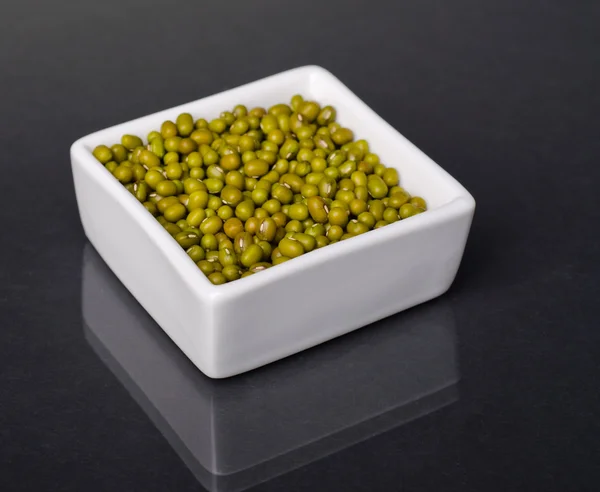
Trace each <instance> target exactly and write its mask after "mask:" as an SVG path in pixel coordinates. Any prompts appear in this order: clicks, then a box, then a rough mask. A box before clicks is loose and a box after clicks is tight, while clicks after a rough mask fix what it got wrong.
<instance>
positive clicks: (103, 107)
mask: <svg viewBox="0 0 600 492" xmlns="http://www.w3.org/2000/svg"><path fill="white" fill-rule="evenodd" d="M599 6H600V4H599V3H598V2H594V1H587V2H564V1H558V0H551V1H542V0H538V1H534V0H531V1H522V0H505V1H496V0H494V1H487V2H482V1H480V0H455V1H442V0H438V1H436V0H408V1H397V2H383V1H376V0H368V1H341V0H336V1H333V2H322V1H311V0H305V1H302V2H300V1H298V2H280V1H275V0H270V1H268V0H260V1H244V2H241V1H235V2H225V1H215V2H203V1H202V2H201V1H191V0H175V1H152V0H144V1H141V0H107V1H103V2H91V1H87V0H86V1H75V0H55V1H52V2H50V1H41V0H37V1H36V0H21V1H19V2H10V3H9V2H7V1H4V2H3V4H2V15H1V16H0V149H1V151H2V157H1V160H0V169H1V173H0V196H1V198H2V200H1V204H2V205H1V206H0V219H1V221H0V222H1V224H2V233H1V236H0V237H1V241H0V252H1V254H0V267H1V269H0V489H2V490H10V491H13V490H74V491H75V490H77V491H79V490H131V491H133V490H140V491H141V490H144V491H151V490H157V491H158V490H179V491H184V490H203V489H202V487H201V486H200V485H199V483H198V482H197V481H196V479H195V478H194V475H193V474H192V473H191V472H190V471H189V470H188V468H187V467H186V466H185V465H184V464H183V462H182V461H181V460H180V459H179V457H178V456H177V454H176V453H175V452H174V451H173V449H172V448H171V446H170V445H169V443H168V442H167V441H166V440H165V439H164V438H163V437H162V435H161V433H160V432H159V431H158V430H157V428H156V427H155V426H154V424H153V423H152V422H151V420H150V419H149V418H148V416H147V415H146V413H145V412H144V411H143V410H142V409H141V408H140V407H139V406H138V404H137V403H136V402H135V401H134V400H133V399H132V398H131V396H130V394H129V393H128V391H126V390H125V389H124V387H123V385H122V384H121V382H120V381H119V380H118V379H117V378H116V377H115V376H114V375H113V373H112V372H111V371H110V370H109V369H108V368H107V367H106V365H105V364H104V363H103V362H102V361H101V360H100V358H99V357H98V356H97V355H96V353H95V352H94V351H93V350H92V348H91V347H90V345H89V343H88V342H87V340H86V338H85V336H84V328H83V324H82V310H81V302H80V300H81V283H82V258H83V251H84V246H85V244H86V239H85V237H84V234H83V231H82V228H81V226H80V223H79V218H78V214H77V208H76V203H75V197H74V193H73V186H72V180H71V172H70V166H69V145H70V144H71V143H72V142H73V141H74V140H76V139H77V138H78V137H80V136H83V135H85V134H87V133H90V132H92V131H94V130H98V129H101V128H104V127H107V126H110V125H113V124H115V123H118V122H122V121H126V120H129V119H131V118H134V117H138V116H141V115H144V114H148V113H151V112H154V111H157V110H161V109H164V108H167V107H170V106H174V105H177V104H180V103H184V102H187V101H191V100H194V99H197V98H200V97H203V96H205V95H209V94H212V93H216V92H219V91H221V90H223V89H226V88H231V87H234V86H236V85H239V84H241V83H244V82H249V81H252V80H254V79H257V78H260V77H263V76H266V75H269V74H272V73H275V72H278V71H281V70H284V69H288V68H292V67H295V66H300V65H304V64H319V65H322V66H324V67H326V68H327V69H329V70H331V71H332V72H333V73H334V74H335V75H336V76H338V77H339V78H340V79H341V80H342V81H343V82H345V83H346V84H347V85H348V86H349V87H350V88H351V89H352V90H353V91H354V92H355V93H356V94H357V95H358V96H359V97H361V98H362V99H363V100H364V101H365V102H366V103H367V104H369V105H370V106H371V107H372V108H374V110H375V111H377V112H378V113H380V114H381V115H382V116H383V117H384V118H385V119H386V120H387V121H389V122H390V123H391V124H392V125H393V126H395V127H396V128H397V129H398V130H399V131H400V132H402V133H403V134H404V135H405V136H407V137H408V138H409V139H410V140H412V141H413V142H414V143H415V144H416V145H417V146H419V147H420V148H422V149H423V150H424V151H425V152H426V153H427V154H429V155H430V156H431V157H432V158H433V159H434V160H436V161H437V162H439V163H440V164H441V165H442V166H443V167H444V168H445V169H447V170H448V171H449V172H450V173H451V174H452V175H454V176H455V177H456V178H457V179H458V180H459V181H461V182H462V183H463V184H464V185H465V186H466V188H467V189H468V190H469V191H470V192H471V193H472V194H473V195H474V197H475V199H476V200H477V207H478V208H477V211H476V216H475V220H474V223H473V228H472V231H471V236H470V239H469V243H468V246H467V250H466V253H465V257H464V261H463V264H462V267H461V270H460V272H459V275H458V277H457V279H456V282H455V284H454V286H453V287H452V289H451V290H450V291H449V292H448V293H447V294H446V296H445V298H444V299H445V302H450V303H451V305H452V309H453V312H454V316H455V319H456V335H457V357H458V359H459V363H460V374H461V382H460V384H459V386H458V389H459V394H460V398H459V401H458V402H456V403H455V404H453V405H451V406H449V407H446V408H444V409H442V410H440V411H438V412H434V413H432V414H430V415H427V416H424V417H422V418H420V419H418V420H416V421H413V422H412V423H410V424H407V425H404V426H400V427H397V428H395V429H393V430H390V431H388V432H386V433H383V434H381V435H379V436H376V437H373V438H372V439H369V440H367V441H365V442H363V443H361V444H356V445H353V446H351V447H348V448H346V449H345V450H343V451H340V452H339V453H337V454H334V455H332V456H330V457H327V458H323V459H320V460H318V461H316V462H314V463H312V464H310V465H307V466H304V467H302V468H300V469H298V470H296V471H293V472H290V473H287V474H286V475H283V476H281V477H279V478H275V479H273V480H271V481H269V482H267V483H265V484H262V485H258V486H257V487H256V488H254V489H253V490H256V491H276V490H277V491H279V490H290V491H296V490H297V491H309V490H310V491H319V490H328V491H329V490H344V491H354V490H356V491H397V490H434V489H439V490H452V491H454V490H456V491H459V490H467V491H481V490H485V491H504V490H519V491H520V490H523V491H526V490H545V491H550V490H561V491H562V490H569V491H571V490H573V491H586V490H597V489H598V480H599V479H600V470H599V469H598V463H600V453H599V451H598V440H599V439H600V424H599V421H598V411H599V410H600V391H599V388H598V380H599V376H600V371H599V370H598V369H599V361H600V330H599V323H598V319H599V315H600V308H599V304H600V303H599V302H598V296H599V294H600V287H599V286H600V282H599V279H600V276H599V274H600V255H599V248H600V246H599V244H600V235H599V220H600V200H599V199H598V178H599V177H600V172H599V168H600V160H599V155H600V138H599V131H598V130H599V125H598V121H599V116H598V115H599V112H600V91H599V90H598V88H599V84H600V56H599V53H600V50H599V47H600V29H598V25H599V24H600V7H599ZM124 295H125V294H124ZM127 302H130V303H133V302H134V301H132V300H131V299H129V300H128V301H127ZM439 302H441V301H433V302H431V303H429V304H427V305H426V306H422V307H420V308H417V309H419V310H421V311H417V312H416V313H417V315H418V314H419V312H422V313H427V312H429V311H431V310H434V311H435V310H436V309H437V308H438V306H439ZM395 319H397V320H400V321H401V320H403V319H405V318H403V315H399V316H398V317H397V318H395ZM154 328H155V327H154ZM149 329H152V328H149ZM378 329H379V328H378V327H377V325H375V326H374V327H369V328H368V330H373V333H374V334H376V333H377V330H378ZM373 336H376V335H373ZM165 343H168V342H167V341H165ZM340 343H347V342H341V341H334V342H331V343H329V344H327V345H326V346H325V347H324V348H322V349H317V350H326V351H330V352H329V353H330V354H331V358H335V357H336V353H337V352H336V351H337V350H339V347H341V346H342V345H339V344H340ZM307 356H309V355H307ZM298 360H299V359H298ZM285 364H294V359H293V358H291V359H289V361H286V362H285ZM266 370H267V371H276V370H277V365H273V366H272V367H271V368H268V369H266ZM375 381H376V379H375ZM348 404H349V405H352V402H351V401H349V402H348ZM432 442H433V445H432V444H431V443H432ZM425 443H427V444H425ZM240 445H243V443H242V444H240Z"/></svg>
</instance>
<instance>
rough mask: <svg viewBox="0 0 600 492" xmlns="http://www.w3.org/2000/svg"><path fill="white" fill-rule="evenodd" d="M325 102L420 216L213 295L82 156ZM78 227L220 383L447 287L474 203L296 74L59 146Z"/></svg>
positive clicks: (311, 71)
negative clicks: (297, 99)
mask: <svg viewBox="0 0 600 492" xmlns="http://www.w3.org/2000/svg"><path fill="white" fill-rule="evenodd" d="M295 93H300V94H303V95H304V96H305V97H306V98H310V99H315V100H317V101H319V102H321V103H324V104H331V105H333V106H334V107H335V108H336V110H337V114H338V121H339V122H340V123H341V124H343V125H344V126H347V127H349V128H351V129H352V130H353V131H354V133H355V135H357V137H359V138H365V139H367V140H368V142H369V144H370V146H371V149H373V151H374V152H376V153H377V154H379V156H380V158H381V160H382V162H384V163H385V164H386V165H388V166H392V167H395V168H396V169H398V171H399V173H400V180H401V184H402V186H404V187H405V188H406V189H407V190H408V191H410V192H411V193H412V194H414V195H421V196H423V197H424V198H425V199H426V200H427V202H428V206H429V210H428V211H427V212H426V213H424V214H420V215H418V216H415V217H411V218H409V219H405V220H402V221H400V222H397V223H394V224H391V225H389V226H386V227H383V228H381V229H378V230H376V231H371V232H368V233H367V234H363V235H361V236H358V237H356V238H352V239H350V240H346V241H343V242H340V243H336V244H333V245H330V246H327V247H325V248H322V249H319V250H317V251H313V252H311V253H308V254H306V255H303V256H301V257H299V258H296V259H294V260H293V261H289V262H287V263H285V264H282V265H278V266H277V267H274V268H270V269H268V270H266V271H264V272H261V273H260V274H256V275H252V276H250V277H247V278H244V279H240V280H237V281H235V282H232V283H228V284H225V285H220V286H214V285H212V284H211V283H210V282H209V281H208V279H207V278H206V277H205V276H204V275H203V274H202V272H200V270H199V269H198V268H197V267H196V266H195V265H194V264H193V263H192V262H191V261H190V260H189V258H188V257H187V255H186V253H185V251H184V250H183V249H182V248H180V247H179V245H178V244H177V243H176V242H175V241H174V240H173V239H172V238H171V237H170V235H169V234H168V233H167V232H166V231H165V230H164V229H163V228H162V227H161V226H160V224H159V223H158V222H157V221H156V220H155V219H154V218H153V217H152V216H151V215H150V214H148V213H147V211H146V210H145V209H144V207H143V206H142V205H141V204H140V203H139V202H138V201H137V200H136V199H135V198H134V197H133V196H132V195H131V194H130V193H129V192H128V191H127V190H126V189H125V188H124V187H123V186H122V185H121V184H120V183H118V182H117V181H116V180H115V179H114V178H113V177H112V176H111V175H110V173H109V172H108V171H107V170H106V169H105V168H104V167H103V166H102V165H101V164H100V163H99V162H97V161H96V160H95V159H94V157H93V156H92V153H91V151H92V150H93V148H94V147H95V146H96V145H99V144H107V145H111V144H113V143H115V142H118V141H120V138H121V135H123V134H125V133H131V134H135V135H139V136H142V137H143V136H145V135H147V134H148V132H150V131H151V130H155V129H157V128H159V127H160V124H161V123H162V122H163V121H164V120H166V119H172V120H174V119H175V118H176V117H177V115H178V114H179V113H182V112H189V113H191V114H192V115H193V116H194V117H200V116H202V117H205V118H207V119H211V118H214V117H216V116H217V115H218V114H219V113H220V112H221V111H223V110H224V109H225V108H231V107H233V106H234V105H235V104H240V103H241V104H245V105H247V106H249V107H252V106H269V105H272V104H275V103H279V102H282V101H288V100H289V99H290V97H291V96H292V95H293V94H295ZM71 162H72V168H73V178H74V182H75V191H76V195H77V202H78V205H79V212H80V216H81V221H82V223H83V228H84V230H85V233H86V235H87V237H88V238H89V240H90V241H91V242H92V244H93V245H94V246H95V247H96V249H97V250H98V252H99V253H100V255H101V256H102V258H103V259H104V260H105V261H106V263H107V264H108V265H109V267H110V268H111V269H112V270H113V271H114V272H115V274H116V275H117V277H118V278H119V279H120V280H121V282H123V284H124V285H125V286H126V287H127V289H128V290H129V291H130V292H131V293H132V294H133V295H134V296H135V297H136V299H137V300H138V301H139V302H140V304H141V305H142V306H143V307H144V308H145V309H146V310H147V311H148V313H149V314H150V315H151V316H152V317H153V318H154V319H155V320H156V322H157V323H158V324H159V325H160V326H161V327H162V329H163V330H164V331H165V332H166V333H167V334H168V335H169V337H171V339H173V341H174V342H175V343H176V344H177V345H178V346H179V348H180V349H181V350H182V351H183V352H184V353H185V354H186V355H187V356H188V357H189V358H190V360H191V361H192V362H193V363H194V364H195V365H196V366H197V367H198V368H199V369H200V370H201V371H202V372H204V373H205V374H206V375H207V376H210V377H213V378H223V377H228V376H232V375H235V374H238V373H241V372H244V371H248V370H250V369H254V368H256V367H259V366H261V365H263V364H267V363H269V362H272V361H274V360H277V359H280V358H282V357H286V356H288V355H291V354H293V353H295V352H298V351H300V350H304V349H306V348H308V347H311V346H314V345H316V344H319V343H321V342H324V341H326V340H329V339H331V338H334V337H337V336H339V335H342V334H344V333H347V332H349V331H351V330H354V329H356V328H359V327H361V326H364V325H367V324H369V323H371V322H373V321H377V320H379V319H381V318H384V317H386V316H389V315H391V314H393V313H396V312H398V311H402V310H404V309H407V308H409V307H411V306H414V305H416V304H419V303H422V302H425V301H427V300H429V299H432V298H434V297H436V296H439V295H440V294H442V293H444V292H445V291H446V290H447V289H448V288H449V287H450V285H451V284H452V281H453V280H454V277H455V275H456V272H457V270H458V266H459V264H460V260H461V258H462V254H463V251H464V247H465V243H466V240H467V236H468V233H469V228H470V226H471V220H472V217H473V212H474V210H475V201H474V200H473V197H472V196H471V195H470V194H469V193H468V192H467V191H466V190H465V189H464V188H463V187H462V186H461V185H460V184H459V183H458V182H457V181H456V180H455V179H454V178H452V177H451V176H450V175H449V174H448V173H446V172H445V171H444V170H443V169H442V168H440V167H439V166H438V165H437V164H435V163H434V162H433V161H432V160H431V159H429V158H428V157H427V156H426V155H425V154H423V153H422V152H421V151H420V150H419V149H417V148H416V147H415V146H414V145H412V144H411V143H410V142H409V141H407V140H406V139H405V138H404V137H403V136H402V135H400V134H399V133H398V132H397V131H396V130H394V128H392V127H391V126H390V125H389V124H387V123H386V122H385V121H383V120H382V119H381V118H380V117H379V116H378V115H377V114H375V113H374V112H373V111H372V110H371V109H369V107H368V106H366V105H365V104H364V103H363V102H362V101H361V100H360V99H358V98H357V97H356V96H355V95H354V94H353V93H352V92H351V91H350V90H349V89H348V88H347V87H346V86H344V85H343V84H342V83H341V82H340V81H339V80H338V79H336V78H335V77H334V76H333V75H332V74H331V73H329V72H328V71H326V70H324V69H323V68H320V67H316V66H307V67H302V68H297V69H294V70H289V71H287V72H283V73H280V74H277V75H274V76H271V77H267V78H265V79H262V80H259V81H256V82H252V83H250V84H247V85H243V86H241V87H238V88H235V89H231V90H228V91H225V92H222V93H220V94H216V95H214V96H210V97H206V98H203V99H200V100H198V101H195V102H191V103H188V104H184V105H182V106H179V107H175V108H172V109H168V110H166V111H161V112H159V113H155V114H152V115H149V116H145V117H143V118H139V119H136V120H133V121H130V122H127V123H123V124H120V125H117V126H113V127H111V128H108V129H106V130H102V131H99V132H96V133H93V134H91V135H88V136H86V137H84V138H82V139H80V140H78V141H77V142H75V143H74V144H73V146H72V148H71Z"/></svg>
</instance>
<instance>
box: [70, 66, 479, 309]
mask: <svg viewBox="0 0 600 492" xmlns="http://www.w3.org/2000/svg"><path fill="white" fill-rule="evenodd" d="M292 75H298V76H306V75H308V76H311V77H312V76H319V77H323V78H325V80H326V81H327V83H329V84H333V85H335V86H336V91H338V92H339V93H340V97H341V98H344V99H346V100H347V101H348V103H347V104H348V106H353V107H356V110H357V111H360V112H361V113H363V114H365V116H367V117H368V118H369V119H371V120H374V122H376V124H377V125H379V126H383V127H384V128H385V129H386V130H387V131H388V132H390V133H392V134H393V136H394V138H398V139H401V140H402V141H403V143H404V144H405V145H407V146H408V148H409V150H410V151H411V152H412V153H414V154H416V155H417V156H418V158H419V159H421V160H422V161H423V163H422V165H424V166H428V167H429V168H430V171H433V172H436V173H437V174H438V175H439V177H440V179H443V180H445V185H447V186H449V187H451V188H452V190H453V194H454V195H455V198H453V199H451V200H450V201H448V202H446V203H444V204H441V205H440V206H438V207H436V208H433V209H431V210H428V211H427V212H426V213H423V214H419V215H416V216H414V217H409V218H407V219H404V220H401V221H398V222H395V223H393V224H389V225H388V226H386V227H382V228H379V229H375V230H372V231H369V232H368V233H365V234H361V235H359V236H356V237H353V238H351V239H349V240H347V241H340V242H337V243H334V244H330V245H328V246H327V247H324V248H320V249H318V250H314V251H311V252H309V253H306V254H304V255H302V256H300V257H298V258H294V259H293V261H287V262H285V263H283V264H280V265H277V268H269V269H267V270H265V271H263V272H260V275H250V276H248V277H245V278H241V279H238V280H236V281H233V282H228V283H226V284H223V285H213V284H212V283H211V282H210V280H208V278H207V277H206V276H205V275H204V274H203V273H202V272H201V271H200V269H198V268H196V267H195V265H194V267H192V265H193V262H191V260H190V259H189V257H188V255H187V254H186V252H185V250H184V249H183V248H181V247H180V246H179V245H178V244H177V242H176V241H175V240H173V238H172V237H171V235H170V234H169V233H168V232H167V231H166V230H165V229H164V228H163V227H162V226H161V225H160V224H159V222H158V221H156V219H155V218H154V217H153V216H152V215H151V214H149V213H148V211H147V210H146V209H145V207H144V206H143V205H142V204H141V203H140V202H139V201H138V200H137V199H136V198H135V197H134V196H133V195H131V193H129V192H128V191H127V190H126V189H125V187H124V186H122V185H121V184H120V183H119V182H118V181H117V180H115V179H114V177H113V176H112V174H111V173H110V172H109V171H108V170H107V169H106V168H105V167H104V166H103V165H102V164H101V163H100V162H98V161H97V160H96V159H95V157H94V156H93V154H92V152H91V145H96V143H94V144H92V141H97V140H99V139H100V138H101V137H102V136H103V135H105V134H107V133H113V132H115V131H117V130H123V131H127V130H126V129H130V128H131V127H132V126H135V125H140V124H144V123H145V122H146V121H147V120H149V119H155V118H157V117H159V116H161V117H164V118H165V119H170V118H172V117H173V116H172V115H173V114H178V113H180V112H183V111H190V108H191V107H192V106H195V105H198V104H200V103H203V102H204V103H206V102H207V101H209V100H211V99H215V98H217V97H219V98H221V97H223V96H226V95H227V96H233V95H234V94H236V93H238V92H242V91H243V90H246V89H255V88H257V86H259V85H264V84H265V83H269V82H275V81H276V80H277V79H280V78H282V77H284V76H286V77H289V76H292ZM71 157H72V166H73V167H75V166H76V165H78V166H80V167H81V168H82V169H83V170H84V171H85V172H87V174H88V175H89V176H90V177H91V178H92V179H93V180H94V181H95V182H96V184H97V185H98V186H100V187H102V188H103V189H105V191H106V192H107V193H108V194H109V195H110V196H111V197H112V198H113V199H115V200H116V201H117V202H118V203H119V204H120V205H121V206H122V207H123V208H124V209H125V210H126V211H127V213H129V214H130V215H131V216H132V218H133V219H134V220H136V221H137V222H138V223H139V224H140V226H141V227H142V228H143V229H145V230H146V232H148V235H149V236H150V241H151V242H153V243H154V245H155V246H156V247H158V248H160V249H161V250H162V251H163V253H164V254H165V257H166V259H167V261H168V262H169V263H171V266H172V267H174V268H175V269H176V270H177V272H178V274H179V275H180V276H181V278H182V279H183V280H184V282H185V283H186V284H187V286H188V287H189V288H190V289H191V290H192V291H193V292H194V294H195V295H196V296H197V297H200V298H204V299H207V298H208V299H210V300H211V302H216V303H223V302H226V301H228V300H230V299H231V298H234V297H238V296H241V295H243V294H244V293H246V292H248V291H251V290H254V289H257V288H260V287H261V286H264V285H265V284H268V283H273V282H276V281H278V280H281V279H284V278H286V277H290V276H293V275H294V274H295V273H296V272H300V271H301V270H304V269H306V268H307V267H309V266H317V265H319V264H322V263H325V262H327V261H331V260H332V259H334V258H335V257H340V256H345V255H349V254H352V253H355V252H357V251H359V250H361V249H365V248H367V247H368V246H369V245H371V244H373V243H376V242H378V241H384V240H389V239H391V238H399V237H403V236H405V235H408V234H411V233H412V232H414V231H420V230H426V229H429V228H432V227H435V226H436V225H438V224H441V223H443V222H446V221H447V220H449V219H451V218H454V217H457V216H460V215H463V214H465V213H469V212H472V211H473V210H474V208H475V200H474V198H473V197H472V196H471V194H470V193H469V192H468V191H467V190H466V189H465V188H464V186H462V185H461V184H460V183H459V182H458V181H457V180H456V179H455V178H453V177H452V176H451V175H450V174H449V173H448V172H447V171H445V170H444V169H443V168H442V167H441V166H439V164H437V163H436V162H434V161H433V160H432V159H431V158H429V157H428V156H427V155H426V154H425V153H424V152H423V151H421V150H420V149H418V148H417V147H416V146H415V145H414V144H413V143H412V142H410V141H409V140H408V139H406V137H404V136H403V135H402V134H401V133H400V132H398V130H396V129H395V128H394V127H392V126H391V125H390V124H389V123H387V122H386V121H385V120H384V119H383V118H382V117H381V116H379V115H378V114H377V113H376V112H375V111H374V110H373V109H371V108H370V107H369V106H368V105H367V104H366V103H364V102H363V101H362V100H361V99H360V98H359V97H358V96H356V95H355V94H354V93H353V92H351V91H350V89H348V88H347V87H346V86H345V85H344V84H343V83H342V82H341V81H340V80H339V79H338V78H337V77H335V76H334V75H333V74H332V73H331V72H329V71H328V70H326V69H324V68H322V67H320V66H317V65H306V66H302V67H299V68H293V69H291V70H285V71H282V72H279V73H276V74H274V75H270V76H268V77H265V78H262V79H259V80H256V81H253V82H250V83H247V84H243V85H240V86H237V87H234V88H232V89H228V90H225V91H221V92H218V93H216V94H212V95H209V96H206V97H201V98H199V99H196V100H194V101H190V102H187V103H185V104H181V105H178V106H174V107H171V108H167V109H165V110H161V111H158V112H155V113H151V114H148V115H146V116H142V117H139V118H135V119H133V120H129V121H126V122H122V123H119V124H117V125H113V126H110V127H107V128H104V129H102V130H98V131H96V132H93V133H90V134H88V135H86V136H84V137H81V138H79V139H78V140H76V141H75V142H74V143H73V144H72V146H71Z"/></svg>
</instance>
